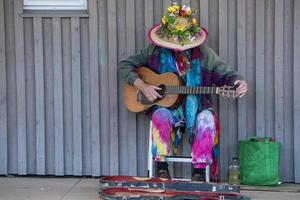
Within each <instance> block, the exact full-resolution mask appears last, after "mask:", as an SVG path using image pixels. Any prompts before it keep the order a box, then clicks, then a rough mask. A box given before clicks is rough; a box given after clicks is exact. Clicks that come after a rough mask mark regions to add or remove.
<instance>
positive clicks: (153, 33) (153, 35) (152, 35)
mask: <svg viewBox="0 0 300 200" xmlns="http://www.w3.org/2000/svg"><path fill="white" fill-rule="evenodd" d="M160 26H161V24H158V25H155V26H153V27H152V28H151V29H150V30H149V32H148V39H149V40H150V42H152V43H154V44H155V45H157V46H160V47H163V48H168V49H173V50H177V51H185V50H187V49H191V48H194V47H197V46H200V45H201V44H203V43H204V42H205V40H206V39H207V36H208V33H207V31H206V30H205V29H204V28H201V31H200V32H199V37H198V38H197V39H196V40H195V41H193V42H190V43H187V44H178V43H174V42H171V41H168V40H166V39H164V38H161V37H160V36H159V35H158V34H157V31H158V29H159V28H160Z"/></svg>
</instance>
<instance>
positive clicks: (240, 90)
mask: <svg viewBox="0 0 300 200" xmlns="http://www.w3.org/2000/svg"><path fill="white" fill-rule="evenodd" d="M234 85H238V87H237V88H236V93H237V95H238V96H239V98H241V97H242V96H244V95H245V94H246V92H247V90H248V88H247V83H246V81H244V80H237V81H235V82H234Z"/></svg>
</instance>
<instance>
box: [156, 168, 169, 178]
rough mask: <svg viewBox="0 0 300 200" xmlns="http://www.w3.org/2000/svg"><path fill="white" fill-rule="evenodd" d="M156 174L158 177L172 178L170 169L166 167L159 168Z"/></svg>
mask: <svg viewBox="0 0 300 200" xmlns="http://www.w3.org/2000/svg"><path fill="white" fill-rule="evenodd" d="M156 176H157V177H158V178H165V179H171V175H170V173H169V171H168V170H164V169H161V170H158V171H157V173H156Z"/></svg>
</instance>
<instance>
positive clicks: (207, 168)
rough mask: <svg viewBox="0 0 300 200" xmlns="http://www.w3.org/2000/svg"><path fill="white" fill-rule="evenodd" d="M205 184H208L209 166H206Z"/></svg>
mask: <svg viewBox="0 0 300 200" xmlns="http://www.w3.org/2000/svg"><path fill="white" fill-rule="evenodd" d="M205 182H207V183H209V182H210V166H209V165H206V170H205Z"/></svg>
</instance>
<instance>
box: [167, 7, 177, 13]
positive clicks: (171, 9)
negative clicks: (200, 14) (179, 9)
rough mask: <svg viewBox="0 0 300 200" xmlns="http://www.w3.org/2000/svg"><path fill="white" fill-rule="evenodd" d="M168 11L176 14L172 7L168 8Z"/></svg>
mask: <svg viewBox="0 0 300 200" xmlns="http://www.w3.org/2000/svg"><path fill="white" fill-rule="evenodd" d="M168 11H169V12H170V13H174V12H176V9H175V8H174V7H173V6H170V7H169V8H168Z"/></svg>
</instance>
